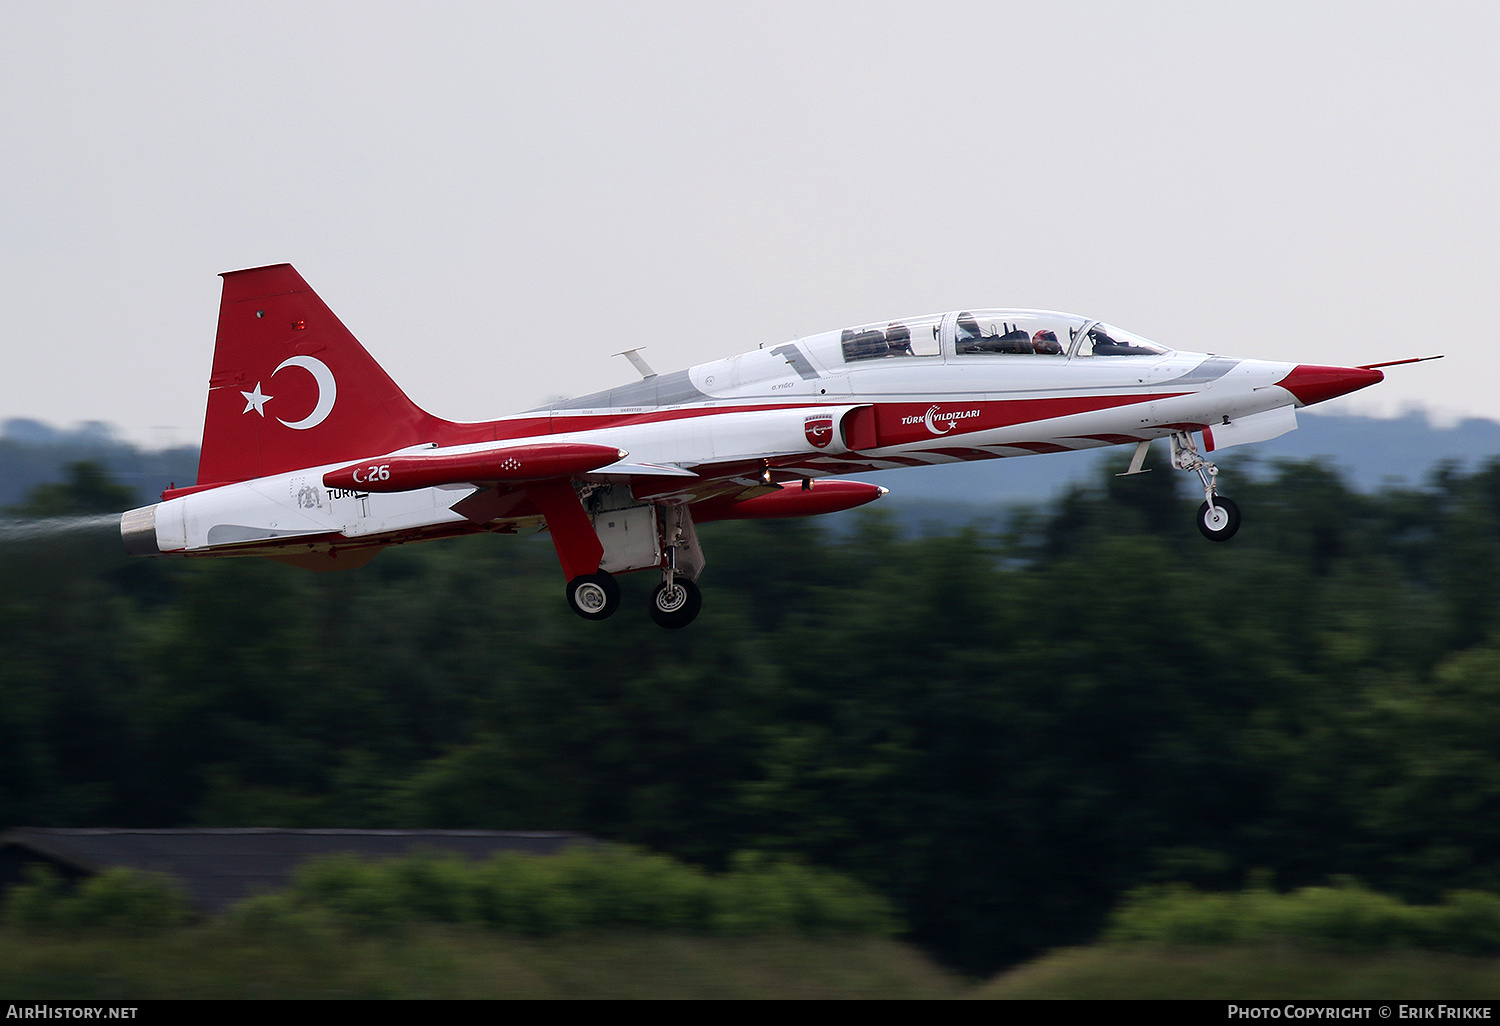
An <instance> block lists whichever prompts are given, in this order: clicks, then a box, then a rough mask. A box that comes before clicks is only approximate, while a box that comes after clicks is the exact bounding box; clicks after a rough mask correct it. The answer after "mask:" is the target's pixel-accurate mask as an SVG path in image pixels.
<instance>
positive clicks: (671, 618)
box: [649, 515, 703, 631]
mask: <svg viewBox="0 0 1500 1026" xmlns="http://www.w3.org/2000/svg"><path fill="white" fill-rule="evenodd" d="M687 524H688V527H687V530H686V531H685V530H684V529H683V520H682V517H681V515H679V516H678V519H677V521H676V523H674V524H673V525H671V526H669V528H668V530H667V531H666V532H664V533H665V534H666V537H667V546H666V552H665V553H664V555H665V557H666V565H665V566H663V567H662V571H661V583H660V584H658V585H657V586H656V590H655V591H653V592H652V593H651V604H650V606H649V612H650V613H651V619H652V620H653V621H654V622H655V623H656V625H657V626H658V627H664V628H666V629H667V630H669V631H675V630H677V629H678V628H679V627H686V626H687V625H688V624H690V623H692V622H693V621H694V620H696V619H697V618H698V612H699V611H700V610H701V609H702V608H703V593H702V592H701V591H699V590H698V585H696V584H694V583H693V581H692V579H691V578H690V577H688V576H686V575H685V574H683V573H682V572H680V571H679V570H678V569H677V551H678V548H679V546H681V545H682V544H683V542H684V541H685V536H686V535H687V534H688V532H690V531H691V529H692V527H691V521H688V522H687ZM697 546H698V538H697V535H696V534H694V535H692V539H691V548H690V550H689V556H688V558H689V560H690V563H689V565H690V566H693V565H696V566H698V567H699V568H700V569H701V567H702V561H703V556H702V553H701V551H699V550H698V547H697ZM693 553H696V555H693ZM692 560H696V563H693V562H691V561H692Z"/></svg>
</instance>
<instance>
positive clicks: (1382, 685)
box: [0, 462, 1500, 969]
mask: <svg viewBox="0 0 1500 1026" xmlns="http://www.w3.org/2000/svg"><path fill="white" fill-rule="evenodd" d="M1229 473H1235V471H1234V470H1232V469H1231V470H1230V471H1229ZM1180 484H1181V482H1180V481H1178V480H1177V478H1176V476H1175V475H1171V474H1168V473H1166V472H1157V473H1155V474H1151V475H1147V476H1145V477H1137V478H1124V479H1117V478H1113V477H1111V476H1108V475H1101V480H1100V483H1099V484H1098V485H1097V486H1095V487H1091V488H1084V489H1078V490H1076V491H1075V492H1074V493H1072V494H1070V495H1069V496H1067V497H1065V498H1064V499H1063V500H1062V501H1060V502H1059V503H1058V504H1057V505H1056V506H1055V507H1054V508H1052V509H1047V510H1035V511H1031V512H1030V513H1029V514H1025V515H1017V516H1015V517H1013V518H1011V521H1010V527H1009V528H1008V530H1007V532H1006V533H1005V534H1003V535H995V534H989V533H985V532H982V531H979V530H975V529H965V528H962V527H955V529H954V530H952V531H950V532H948V533H936V534H927V535H923V536H918V537H909V536H904V535H902V534H901V532H900V531H898V530H897V529H896V527H895V525H894V524H893V523H892V522H890V521H888V520H887V519H885V518H883V517H882V516H881V515H880V514H879V512H878V510H877V511H876V512H874V513H870V514H865V515H864V516H863V517H859V518H856V519H855V520H854V525H853V526H852V528H851V529H849V530H847V531H846V532H844V533H840V534H831V533H828V532H825V531H824V530H823V529H822V528H821V527H820V525H819V524H817V523H798V522H786V523H725V524H713V525H708V526H707V527H705V528H704V531H703V534H704V541H705V547H706V549H707V550H708V552H709V556H710V560H711V563H710V566H709V569H708V571H707V572H706V575H705V578H704V585H705V587H706V589H707V590H708V593H709V595H710V601H709V602H708V604H707V605H706V608H705V611H704V613H703V616H702V617H701V618H700V620H699V621H698V623H696V624H695V625H694V626H693V628H692V629H691V630H688V631H683V632H672V633H667V632H662V631H659V630H657V629H655V628H654V627H653V626H652V625H651V624H650V623H649V622H648V621H647V620H646V618H645V617H643V616H639V615H636V614H637V613H638V611H639V609H640V608H641V607H642V606H643V605H644V599H645V595H646V592H647V591H648V590H649V588H650V586H651V584H652V582H651V581H649V580H647V579H646V575H637V576H634V577H627V578H624V579H622V585H623V586H624V588H625V591H626V599H627V603H626V607H625V610H624V611H623V612H622V613H621V614H620V615H619V616H616V617H614V618H612V619H611V620H608V621H605V622H602V623H586V622H584V621H581V620H578V619H577V618H575V617H573V616H571V614H569V613H568V612H567V610H566V608H565V607H564V605H563V603H562V602H561V600H560V598H559V594H560V590H561V588H560V582H559V578H558V574H557V571H556V567H555V565H554V561H553V558H552V555H551V552H550V546H548V545H547V544H546V542H545V539H538V538H531V539H526V538H493V537H484V538H475V539H469V540H465V541H458V542H445V543H437V544H432V545H426V546H415V547H410V548H400V549H395V550H391V551H389V552H386V553H384V554H382V555H381V556H380V557H379V558H378V559H376V560H375V561H374V562H373V563H371V564H370V566H368V567H366V568H364V569H362V570H359V571H353V572H349V573H343V574H328V575H317V576H314V575H309V574H305V573H302V572H300V571H297V570H294V569H292V568H290V567H285V566H282V565H280V564H274V563H265V562H260V561H253V560H216V561H178V562H172V561H160V562H151V561H139V562H131V561H128V560H126V558H125V557H123V556H122V555H118V554H117V550H116V547H115V546H114V545H113V539H89V538H80V539H78V540H75V541H63V540H56V539H54V540H51V541H46V542H31V543H26V544H19V543H9V544H7V545H5V546H3V547H0V826H12V825H20V824H23V823H24V824H28V825H57V826H65V825H120V826H127V825H145V826H167V825H187V824H194V823H197V824H212V825H236V826H253V825H287V826H379V827H390V826H436V827H465V826H469V827H490V828H508V829H568V830H580V831H584V832H587V833H590V834H593V835H595V836H599V837H603V838H607V839H611V840H618V841H623V842H626V843H630V844H636V845H642V846H645V847H648V848H651V849H653V850H657V851H661V852H664V853H669V854H672V855H675V856H677V857H681V858H686V859H689V860H692V861H693V862H696V863H698V864H700V865H702V866H704V867H707V868H710V869H714V870H718V869H722V868H724V867H725V865H726V864H727V861H728V860H729V859H730V857H731V855H732V853H734V852H740V851H747V850H756V851H761V852H765V853H771V854H777V855H787V856H793V857H795V858H797V859H800V860H804V861H807V862H810V863H813V864H816V865H820V866H824V867H828V868H830V869H834V870H837V871H839V872H843V873H847V874H849V875H851V876H853V877H855V878H857V879H859V880H861V881H863V882H864V883H865V884H867V885H869V886H871V887H874V888H876V889H877V890H879V891H880V892H881V893H882V894H884V895H885V896H886V897H888V898H889V899H890V900H892V901H893V902H894V903H895V904H896V906H897V907H898V909H899V911H900V914H901V916H902V918H903V919H904V920H905V921H906V922H907V923H908V924H910V927H911V929H912V931H913V936H915V937H916V938H917V939H918V940H919V941H921V942H922V943H923V944H925V945H927V946H928V947H929V948H930V949H932V950H934V951H937V952H939V953H941V954H942V955H943V956H944V957H945V958H947V959H948V960H949V961H950V962H951V963H953V964H956V965H961V966H963V967H965V968H970V969H984V968H992V967H994V966H995V965H997V964H1000V963H1003V962H1005V961H1009V960H1012V959H1015V958H1019V957H1023V956H1024V955H1026V954H1029V953H1031V952H1034V951H1036V950H1037V949H1039V948H1042V947H1046V946H1050V945H1056V944H1060V943H1069V942H1076V941H1082V940H1087V939H1089V938H1091V937H1092V936H1094V935H1095V934H1096V933H1097V931H1098V930H1099V928H1100V926H1101V924H1102V923H1103V921H1104V916H1105V915H1106V913H1107V911H1108V909H1110V908H1111V907H1113V906H1114V905H1115V904H1116V903H1117V902H1118V900H1119V899H1120V896H1121V895H1123V894H1125V893H1127V892H1129V891H1131V889H1132V888H1136V887H1139V886H1142V885H1147V884H1157V883H1167V882H1182V883H1186V884H1192V885H1195V886H1199V887H1229V888H1234V887H1238V886H1240V885H1241V884H1242V883H1243V881H1244V880H1245V879H1246V878H1247V876H1248V874H1250V873H1251V872H1252V871H1255V870H1264V871H1267V872H1270V873H1273V874H1274V876H1275V879H1276V880H1277V881H1278V883H1280V884H1281V885H1283V886H1286V887H1303V886H1311V885H1319V884H1322V883H1323V882H1324V881H1325V880H1326V879H1327V878H1328V877H1329V876H1330V875H1332V874H1352V875H1353V876H1355V877H1357V878H1359V879H1360V880H1361V881H1362V882H1363V883H1365V884H1366V885H1368V886H1370V887H1372V888H1375V889H1377V890H1381V891H1388V892H1390V893H1392V894H1394V895H1397V896H1399V897H1401V898H1403V899H1405V900H1407V901H1419V902H1432V901H1436V900H1437V899H1438V898H1439V897H1440V895H1441V894H1442V893H1444V892H1446V891H1449V890H1453V889H1464V888H1471V889H1482V890H1491V891H1500V834H1497V832H1496V829H1495V827H1494V826H1493V824H1494V823H1496V822H1500V816H1497V815H1496V812H1497V811H1500V810H1497V802H1500V743H1497V742H1495V740H1494V739H1495V738H1496V737H1497V736H1500V730H1497V729H1496V728H1497V727H1500V724H1497V723H1496V722H1495V720H1496V717H1497V716H1500V712H1497V710H1500V702H1497V699H1500V695H1497V693H1496V692H1497V689H1500V638H1497V634H1496V627H1497V618H1500V591H1497V589H1500V585H1497V584H1496V577H1495V575H1494V574H1493V573H1491V572H1490V571H1491V569H1492V568H1494V567H1495V566H1496V565H1500V564H1497V561H1500V541H1497V538H1500V532H1497V531H1496V530H1495V527H1496V526H1497V523H1500V462H1497V463H1495V464H1492V465H1490V466H1488V467H1485V468H1482V469H1481V470H1479V471H1477V472H1475V473H1471V474H1470V473H1463V472H1460V471H1458V470H1456V469H1453V468H1444V469H1442V470H1441V471H1440V472H1439V473H1438V474H1437V475H1435V476H1434V478H1433V479H1432V481H1431V482H1430V483H1429V484H1428V485H1427V486H1426V487H1425V488H1422V489H1408V490H1389V491H1385V492H1382V493H1379V494H1376V495H1362V494H1359V493H1355V492H1352V491H1351V490H1349V489H1348V488H1347V487H1346V486H1345V485H1344V483H1343V482H1342V481H1341V479H1340V478H1339V476H1338V474H1337V473H1336V472H1334V471H1333V470H1331V469H1329V468H1328V467H1326V466H1323V465H1320V464H1316V463H1301V464H1288V465H1284V466H1280V467H1276V468H1272V469H1271V470H1270V471H1269V472H1268V473H1264V474H1263V475H1262V476H1260V477H1259V478H1250V477H1249V476H1248V475H1247V474H1243V473H1242V474H1240V475H1239V479H1238V480H1236V482H1235V484H1234V487H1233V492H1234V494H1235V497H1236V498H1237V499H1238V500H1239V502H1240V505H1241V506H1242V508H1243V509H1244V510H1245V511H1246V517H1247V519H1246V525H1245V527H1244V529H1243V530H1242V531H1241V532H1240V534H1239V536H1238V537H1236V538H1235V539H1234V540H1233V541H1232V542H1230V543H1228V544H1225V545H1213V544H1211V543H1208V542H1205V541H1204V540H1203V539H1201V538H1200V537H1198V535H1197V532H1196V531H1195V530H1194V528H1193V525H1192V519H1191V514H1192V510H1193V509H1194V508H1196V505H1197V502H1198V497H1197V496H1195V495H1192V494H1189V491H1188V490H1187V489H1186V488H1185V487H1182V488H1179V485H1180Z"/></svg>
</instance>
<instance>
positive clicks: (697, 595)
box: [650, 577, 703, 631]
mask: <svg viewBox="0 0 1500 1026" xmlns="http://www.w3.org/2000/svg"><path fill="white" fill-rule="evenodd" d="M702 609H703V593H702V592H701V591H699V590H698V586H697V585H696V584H694V583H693V582H692V581H690V580H688V579H687V578H686V577H678V578H675V579H674V580H673V582H672V590H671V591H668V590H667V585H666V582H662V583H661V584H658V585H657V586H656V590H655V591H653V592H652V593H651V605H650V610H651V619H652V620H653V621H655V623H656V625H657V626H658V627H664V628H666V629H667V630H669V631H675V630H677V629H678V628H679V627H686V626H687V625H688V624H690V623H692V622H693V621H694V620H696V619H697V618H698V613H699V611H700V610H702Z"/></svg>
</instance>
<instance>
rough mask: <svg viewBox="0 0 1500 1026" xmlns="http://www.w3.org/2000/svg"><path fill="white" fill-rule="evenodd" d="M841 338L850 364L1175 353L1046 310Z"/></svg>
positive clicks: (916, 320)
mask: <svg viewBox="0 0 1500 1026" xmlns="http://www.w3.org/2000/svg"><path fill="white" fill-rule="evenodd" d="M950 339H951V342H950V341H949V340H950ZM839 342H840V348H841V350H842V354H843V357H844V362H845V363H855V362H860V361H864V360H877V359H886V358H890V357H913V356H916V357H922V356H939V355H940V354H941V353H942V352H944V351H945V350H946V351H947V352H949V353H951V354H952V355H953V356H956V357H958V358H960V359H962V358H964V357H971V356H1037V357H1047V358H1052V359H1068V358H1072V357H1089V358H1092V357H1121V356H1161V355H1163V354H1165V353H1169V352H1171V350H1170V349H1168V348H1167V347H1166V346H1163V345H1159V344H1157V343H1155V342H1152V341H1150V340H1149V339H1145V338H1142V337H1141V336H1139V335H1137V334H1135V333H1134V332H1130V331H1126V330H1124V329H1123V328H1116V327H1114V326H1113V325H1109V324H1105V323H1104V322H1103V321H1096V320H1091V319H1089V318H1087V317H1079V316H1077V315H1076V314H1065V313H1054V312H1050V311H1046V310H959V311H956V312H953V313H948V314H934V315H930V316H925V317H910V318H905V319H902V320H896V321H881V322H878V323H875V324H867V325H861V326H859V327H854V328H845V329H844V330H843V331H842V332H841V333H840V337H839ZM949 346H951V349H950V348H949Z"/></svg>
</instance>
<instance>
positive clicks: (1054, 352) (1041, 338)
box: [1031, 328, 1063, 356]
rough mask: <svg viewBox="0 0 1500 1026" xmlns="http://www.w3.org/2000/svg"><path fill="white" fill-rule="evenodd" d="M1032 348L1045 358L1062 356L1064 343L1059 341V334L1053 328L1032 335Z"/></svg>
mask: <svg viewBox="0 0 1500 1026" xmlns="http://www.w3.org/2000/svg"><path fill="white" fill-rule="evenodd" d="M1031 348H1032V350H1033V351H1034V352H1037V353H1040V354H1041V355H1043V356H1061V355H1062V351H1063V347H1062V343H1061V342H1059V341H1058V340H1057V332H1055V331H1053V330H1052V329H1051V328H1042V329H1040V330H1038V331H1037V333H1036V334H1035V335H1032V336H1031Z"/></svg>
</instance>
